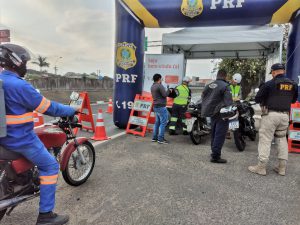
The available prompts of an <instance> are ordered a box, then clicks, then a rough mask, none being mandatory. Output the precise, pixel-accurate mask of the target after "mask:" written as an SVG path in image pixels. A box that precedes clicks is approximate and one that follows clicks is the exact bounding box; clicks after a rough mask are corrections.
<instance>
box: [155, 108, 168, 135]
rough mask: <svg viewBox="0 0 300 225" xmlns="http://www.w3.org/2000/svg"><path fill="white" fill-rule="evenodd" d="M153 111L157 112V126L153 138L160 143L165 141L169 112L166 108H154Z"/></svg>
mask: <svg viewBox="0 0 300 225" xmlns="http://www.w3.org/2000/svg"><path fill="white" fill-rule="evenodd" d="M153 111H154V112H155V124H154V129H153V137H152V138H153V139H155V140H158V141H163V140H164V138H165V129H166V126H167V122H168V110H167V108H166V107H154V108H153Z"/></svg>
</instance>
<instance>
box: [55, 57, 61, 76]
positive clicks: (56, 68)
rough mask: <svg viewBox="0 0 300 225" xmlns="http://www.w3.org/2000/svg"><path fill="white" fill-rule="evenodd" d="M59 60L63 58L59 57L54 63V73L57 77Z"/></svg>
mask: <svg viewBox="0 0 300 225" xmlns="http://www.w3.org/2000/svg"><path fill="white" fill-rule="evenodd" d="M59 59H62V57H61V56H59V57H57V59H56V61H55V63H54V73H55V75H57V70H58V67H57V66H56V64H57V62H58V60H59Z"/></svg>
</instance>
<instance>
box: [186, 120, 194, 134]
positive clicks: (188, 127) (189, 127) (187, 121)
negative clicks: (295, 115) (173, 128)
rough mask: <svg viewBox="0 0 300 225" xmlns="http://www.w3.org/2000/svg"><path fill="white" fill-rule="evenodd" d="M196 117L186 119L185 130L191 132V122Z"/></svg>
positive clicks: (192, 122)
mask: <svg viewBox="0 0 300 225" xmlns="http://www.w3.org/2000/svg"><path fill="white" fill-rule="evenodd" d="M195 120H196V118H191V119H186V120H185V124H186V128H187V132H191V131H192V128H193V124H194V122H195Z"/></svg>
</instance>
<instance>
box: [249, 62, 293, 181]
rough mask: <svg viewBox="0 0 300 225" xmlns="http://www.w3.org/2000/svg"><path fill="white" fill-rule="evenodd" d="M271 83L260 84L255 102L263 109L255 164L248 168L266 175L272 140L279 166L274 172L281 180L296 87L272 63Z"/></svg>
mask: <svg viewBox="0 0 300 225" xmlns="http://www.w3.org/2000/svg"><path fill="white" fill-rule="evenodd" d="M271 74H272V77H273V79H272V80H270V81H268V82H266V83H265V84H263V85H262V86H261V87H260V89H259V91H258V93H257V95H256V97H255V101H256V102H257V103H260V104H261V106H262V108H263V115H262V120H261V127H260V130H259V144H258V164H257V165H255V166H249V167H248V169H249V170H250V171H251V172H252V173H256V174H259V175H266V174H267V173H266V165H267V162H268V160H269V155H270V148H271V142H272V140H273V138H274V137H275V143H276V145H275V146H276V147H275V148H276V150H277V151H278V156H277V157H278V159H279V164H278V166H277V167H276V168H275V171H276V172H277V173H278V174H279V175H282V176H284V175H285V172H286V162H287V160H288V145H287V140H286V134H287V129H288V125H289V112H290V107H291V103H294V102H296V100H297V98H298V86H297V84H296V83H295V82H293V81H292V80H290V79H288V78H286V77H285V66H284V65H283V64H281V63H276V64H274V65H273V66H272V67H271Z"/></svg>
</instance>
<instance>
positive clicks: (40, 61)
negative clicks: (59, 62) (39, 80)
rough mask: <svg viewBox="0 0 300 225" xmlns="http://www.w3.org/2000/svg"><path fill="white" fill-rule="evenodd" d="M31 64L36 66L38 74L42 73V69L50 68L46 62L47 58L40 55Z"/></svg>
mask: <svg viewBox="0 0 300 225" xmlns="http://www.w3.org/2000/svg"><path fill="white" fill-rule="evenodd" d="M32 64H35V65H38V66H39V67H40V72H42V69H43V67H49V66H50V63H48V62H47V57H42V56H41V55H39V56H38V57H37V59H36V61H34V62H32Z"/></svg>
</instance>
